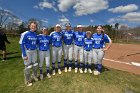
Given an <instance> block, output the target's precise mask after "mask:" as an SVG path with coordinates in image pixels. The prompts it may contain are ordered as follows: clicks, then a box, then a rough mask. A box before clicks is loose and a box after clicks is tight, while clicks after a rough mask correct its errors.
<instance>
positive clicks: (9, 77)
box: [0, 37, 140, 93]
mask: <svg viewBox="0 0 140 93" xmlns="http://www.w3.org/2000/svg"><path fill="white" fill-rule="evenodd" d="M8 39H9V40H10V41H11V43H12V44H10V45H8V46H7V51H8V55H7V57H8V60H7V61H5V62H2V61H0V93H140V76H139V75H134V74H130V73H127V72H122V71H118V70H114V69H109V70H106V71H104V72H103V73H102V74H101V75H99V76H94V75H93V74H80V73H77V74H75V73H74V71H72V72H70V73H64V72H63V73H62V75H58V74H56V75H55V76H52V78H50V79H47V78H45V79H44V80H42V81H38V82H34V83H33V86H32V87H26V86H25V85H24V77H23V69H24V65H23V62H22V59H21V52H20V48H19V44H18V41H19V38H18V37H17V38H10V37H9V38H8Z"/></svg>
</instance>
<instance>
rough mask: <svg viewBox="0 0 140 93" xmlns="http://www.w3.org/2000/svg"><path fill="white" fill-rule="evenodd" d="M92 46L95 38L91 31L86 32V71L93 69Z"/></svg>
mask: <svg viewBox="0 0 140 93" xmlns="http://www.w3.org/2000/svg"><path fill="white" fill-rule="evenodd" d="M92 46H93V38H91V32H90V31H87V32H86V38H85V39H84V59H85V71H84V72H85V73H87V70H88V71H89V73H92V71H91V61H92Z"/></svg>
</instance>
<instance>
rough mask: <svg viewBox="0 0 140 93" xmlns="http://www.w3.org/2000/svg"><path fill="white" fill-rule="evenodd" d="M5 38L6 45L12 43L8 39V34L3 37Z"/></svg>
mask: <svg viewBox="0 0 140 93" xmlns="http://www.w3.org/2000/svg"><path fill="white" fill-rule="evenodd" d="M3 38H4V41H5V42H6V43H8V44H10V42H9V41H8V39H7V36H6V34H4V35H3Z"/></svg>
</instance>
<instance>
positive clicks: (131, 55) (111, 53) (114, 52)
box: [103, 44, 140, 75]
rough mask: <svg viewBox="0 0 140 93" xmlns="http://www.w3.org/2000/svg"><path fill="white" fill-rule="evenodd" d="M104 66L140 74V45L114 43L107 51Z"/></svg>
mask: <svg viewBox="0 0 140 93" xmlns="http://www.w3.org/2000/svg"><path fill="white" fill-rule="evenodd" d="M103 64H104V66H107V67H110V68H115V69H118V70H123V71H127V72H131V73H135V74H139V75H140V66H138V65H140V45H139V44H112V46H111V48H110V49H109V50H108V51H106V53H105V57H104V60H103Z"/></svg>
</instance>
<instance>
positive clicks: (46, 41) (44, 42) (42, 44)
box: [37, 34, 51, 51]
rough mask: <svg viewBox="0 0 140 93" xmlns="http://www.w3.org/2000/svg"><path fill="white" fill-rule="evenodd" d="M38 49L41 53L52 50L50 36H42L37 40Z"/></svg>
mask: <svg viewBox="0 0 140 93" xmlns="http://www.w3.org/2000/svg"><path fill="white" fill-rule="evenodd" d="M37 44H38V48H39V50H41V51H47V50H50V44H51V37H50V36H48V35H43V34H40V35H38V38H37Z"/></svg>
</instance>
